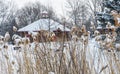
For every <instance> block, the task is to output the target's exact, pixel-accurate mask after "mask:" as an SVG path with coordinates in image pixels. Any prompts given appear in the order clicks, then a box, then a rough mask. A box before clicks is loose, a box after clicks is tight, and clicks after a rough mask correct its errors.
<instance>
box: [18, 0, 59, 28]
mask: <svg viewBox="0 0 120 74" xmlns="http://www.w3.org/2000/svg"><path fill="white" fill-rule="evenodd" d="M44 11H47V12H48V16H49V18H51V19H54V20H56V19H57V18H56V14H55V12H54V10H53V8H52V7H50V6H48V7H46V6H44V5H42V4H41V3H40V2H35V3H29V4H26V6H24V7H23V8H21V9H20V10H18V12H17V14H18V15H17V16H16V22H17V25H18V27H24V26H26V25H28V24H30V23H33V22H34V21H37V20H39V19H41V18H42V12H44Z"/></svg>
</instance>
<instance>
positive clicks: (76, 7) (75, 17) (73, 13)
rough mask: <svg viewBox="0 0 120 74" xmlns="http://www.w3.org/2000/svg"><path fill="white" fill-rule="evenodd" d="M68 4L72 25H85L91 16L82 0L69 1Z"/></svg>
mask: <svg viewBox="0 0 120 74" xmlns="http://www.w3.org/2000/svg"><path fill="white" fill-rule="evenodd" d="M66 3H67V5H66V7H67V9H68V10H67V13H68V16H69V18H71V20H72V23H73V24H75V25H77V26H81V25H82V23H83V24H84V23H85V21H86V19H87V17H88V14H89V11H88V8H87V7H86V5H85V2H84V1H82V0H67V1H66Z"/></svg>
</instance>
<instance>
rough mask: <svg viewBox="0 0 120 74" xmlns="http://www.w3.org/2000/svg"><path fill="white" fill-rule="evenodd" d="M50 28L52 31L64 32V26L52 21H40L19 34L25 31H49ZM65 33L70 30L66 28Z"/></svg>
mask: <svg viewBox="0 0 120 74" xmlns="http://www.w3.org/2000/svg"><path fill="white" fill-rule="evenodd" d="M49 26H50V31H54V30H57V29H58V28H60V29H61V30H62V31H64V26H63V25H62V24H60V23H58V22H55V21H54V20H52V19H40V20H38V21H35V22H33V23H31V24H29V25H27V26H25V27H23V28H20V29H19V30H18V32H24V31H27V32H35V31H40V30H49ZM65 31H70V29H69V28H67V27H65Z"/></svg>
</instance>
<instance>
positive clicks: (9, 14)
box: [0, 0, 17, 35]
mask: <svg viewBox="0 0 120 74" xmlns="http://www.w3.org/2000/svg"><path fill="white" fill-rule="evenodd" d="M16 9H17V8H16V6H15V4H14V3H13V1H12V0H4V1H3V0H0V34H1V35H4V34H5V33H6V31H8V32H10V33H12V26H13V25H15V14H16Z"/></svg>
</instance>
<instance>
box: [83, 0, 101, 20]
mask: <svg viewBox="0 0 120 74" xmlns="http://www.w3.org/2000/svg"><path fill="white" fill-rule="evenodd" d="M85 1H86V2H85V3H86V6H87V7H88V8H89V11H90V15H91V16H92V17H93V19H96V18H95V16H96V12H100V11H102V7H103V6H102V5H103V4H102V2H103V0H85Z"/></svg>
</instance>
